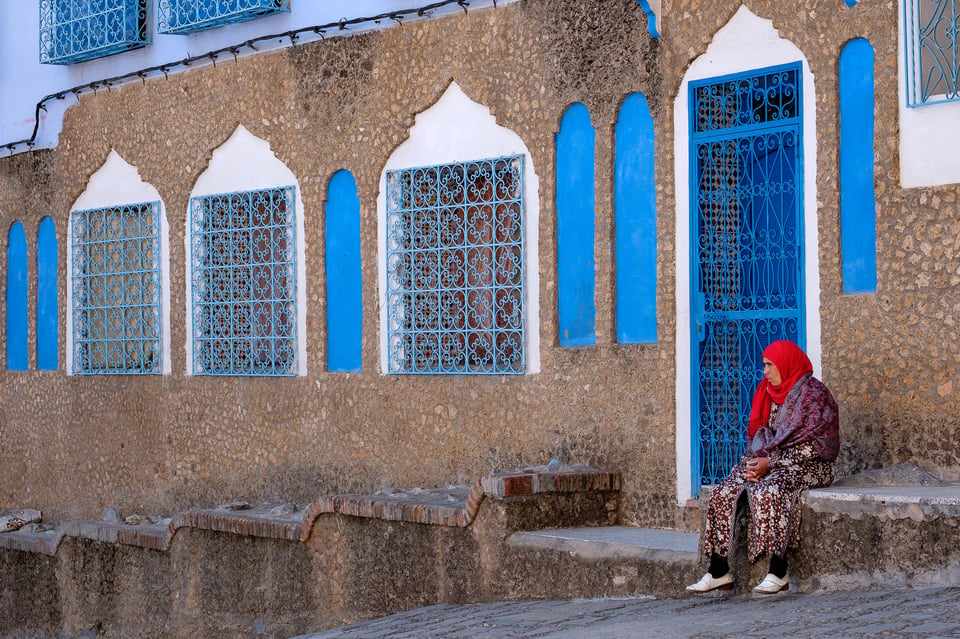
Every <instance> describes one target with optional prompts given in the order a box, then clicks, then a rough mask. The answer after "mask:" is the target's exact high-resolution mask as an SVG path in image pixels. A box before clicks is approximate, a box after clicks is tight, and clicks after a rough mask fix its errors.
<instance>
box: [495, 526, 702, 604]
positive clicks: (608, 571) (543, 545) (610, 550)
mask: <svg viewBox="0 0 960 639" xmlns="http://www.w3.org/2000/svg"><path fill="white" fill-rule="evenodd" d="M699 537H700V536H699V535H698V534H697V533H689V532H680V531H675V530H660V529H652V528H633V527H628V526H609V527H589V528H561V529H548V530H534V531H519V532H515V533H513V534H511V535H510V536H509V537H508V538H507V541H506V545H505V548H506V552H505V555H506V558H505V561H504V563H503V568H504V570H505V571H506V572H507V575H506V576H507V579H506V580H505V581H506V582H508V583H509V582H510V581H513V580H522V581H524V582H525V583H526V586H527V590H528V592H529V590H530V589H531V584H536V591H535V594H536V596H539V597H543V598H557V599H564V598H577V597H582V596H590V597H627V596H640V595H651V596H656V597H677V596H683V595H684V594H685V593H684V587H685V586H686V584H688V583H692V582H693V581H696V579H697V577H699V574H698V565H699V556H698V552H697V548H698V545H699Z"/></svg>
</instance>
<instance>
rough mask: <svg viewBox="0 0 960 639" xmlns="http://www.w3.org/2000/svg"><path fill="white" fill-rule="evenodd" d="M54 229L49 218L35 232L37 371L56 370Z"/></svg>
mask: <svg viewBox="0 0 960 639" xmlns="http://www.w3.org/2000/svg"><path fill="white" fill-rule="evenodd" d="M57 261H58V260H57V228H56V225H55V224H54V222H53V218H52V217H50V216H49V215H48V216H47V217H45V218H43V219H42V220H40V230H39V231H38V232H37V368H39V369H40V370H42V371H54V370H57V352H58V350H59V345H58V343H57V324H58V322H57Z"/></svg>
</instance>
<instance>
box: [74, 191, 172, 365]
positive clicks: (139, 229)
mask: <svg viewBox="0 0 960 639" xmlns="http://www.w3.org/2000/svg"><path fill="white" fill-rule="evenodd" d="M159 211H160V205H159V202H147V203H142V204H128V205H124V206H119V207H115V208H105V209H91V210H87V211H74V212H72V213H71V214H70V235H71V237H70V239H71V254H70V264H71V287H72V288H71V292H72V298H73V304H72V313H73V372H74V373H76V374H81V375H97V374H99V375H138V374H149V373H159V372H160V370H161V369H160V365H161V361H160V359H161V357H160V354H161V351H160V245H159V242H160V221H159Z"/></svg>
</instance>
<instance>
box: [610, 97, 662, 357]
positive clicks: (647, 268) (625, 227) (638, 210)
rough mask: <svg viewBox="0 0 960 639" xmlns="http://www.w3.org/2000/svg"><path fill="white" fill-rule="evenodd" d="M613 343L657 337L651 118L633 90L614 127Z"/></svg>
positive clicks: (641, 342)
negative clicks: (614, 269) (615, 293)
mask: <svg viewBox="0 0 960 639" xmlns="http://www.w3.org/2000/svg"><path fill="white" fill-rule="evenodd" d="M614 135H615V138H616V154H615V159H614V185H613V193H614V209H615V223H616V260H617V278H616V282H617V342H619V343H621V344H644V343H652V342H656V341H657V197H656V185H655V179H656V176H655V173H654V170H655V165H654V156H655V147H654V130H653V117H651V115H650V107H649V105H648V104H647V98H646V97H645V96H644V95H643V94H642V93H632V94H631V95H629V96H628V97H627V99H626V100H625V101H624V103H623V106H621V107H620V114H619V117H618V119H617V125H616V127H615V129H614Z"/></svg>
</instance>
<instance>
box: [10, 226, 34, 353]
mask: <svg viewBox="0 0 960 639" xmlns="http://www.w3.org/2000/svg"><path fill="white" fill-rule="evenodd" d="M28 368H30V362H29V358H28V356H27V236H26V234H25V233H24V232H23V224H21V223H20V222H14V223H13V224H11V225H10V231H9V232H8V233H7V370H8V371H25V370H27V369H28Z"/></svg>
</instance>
